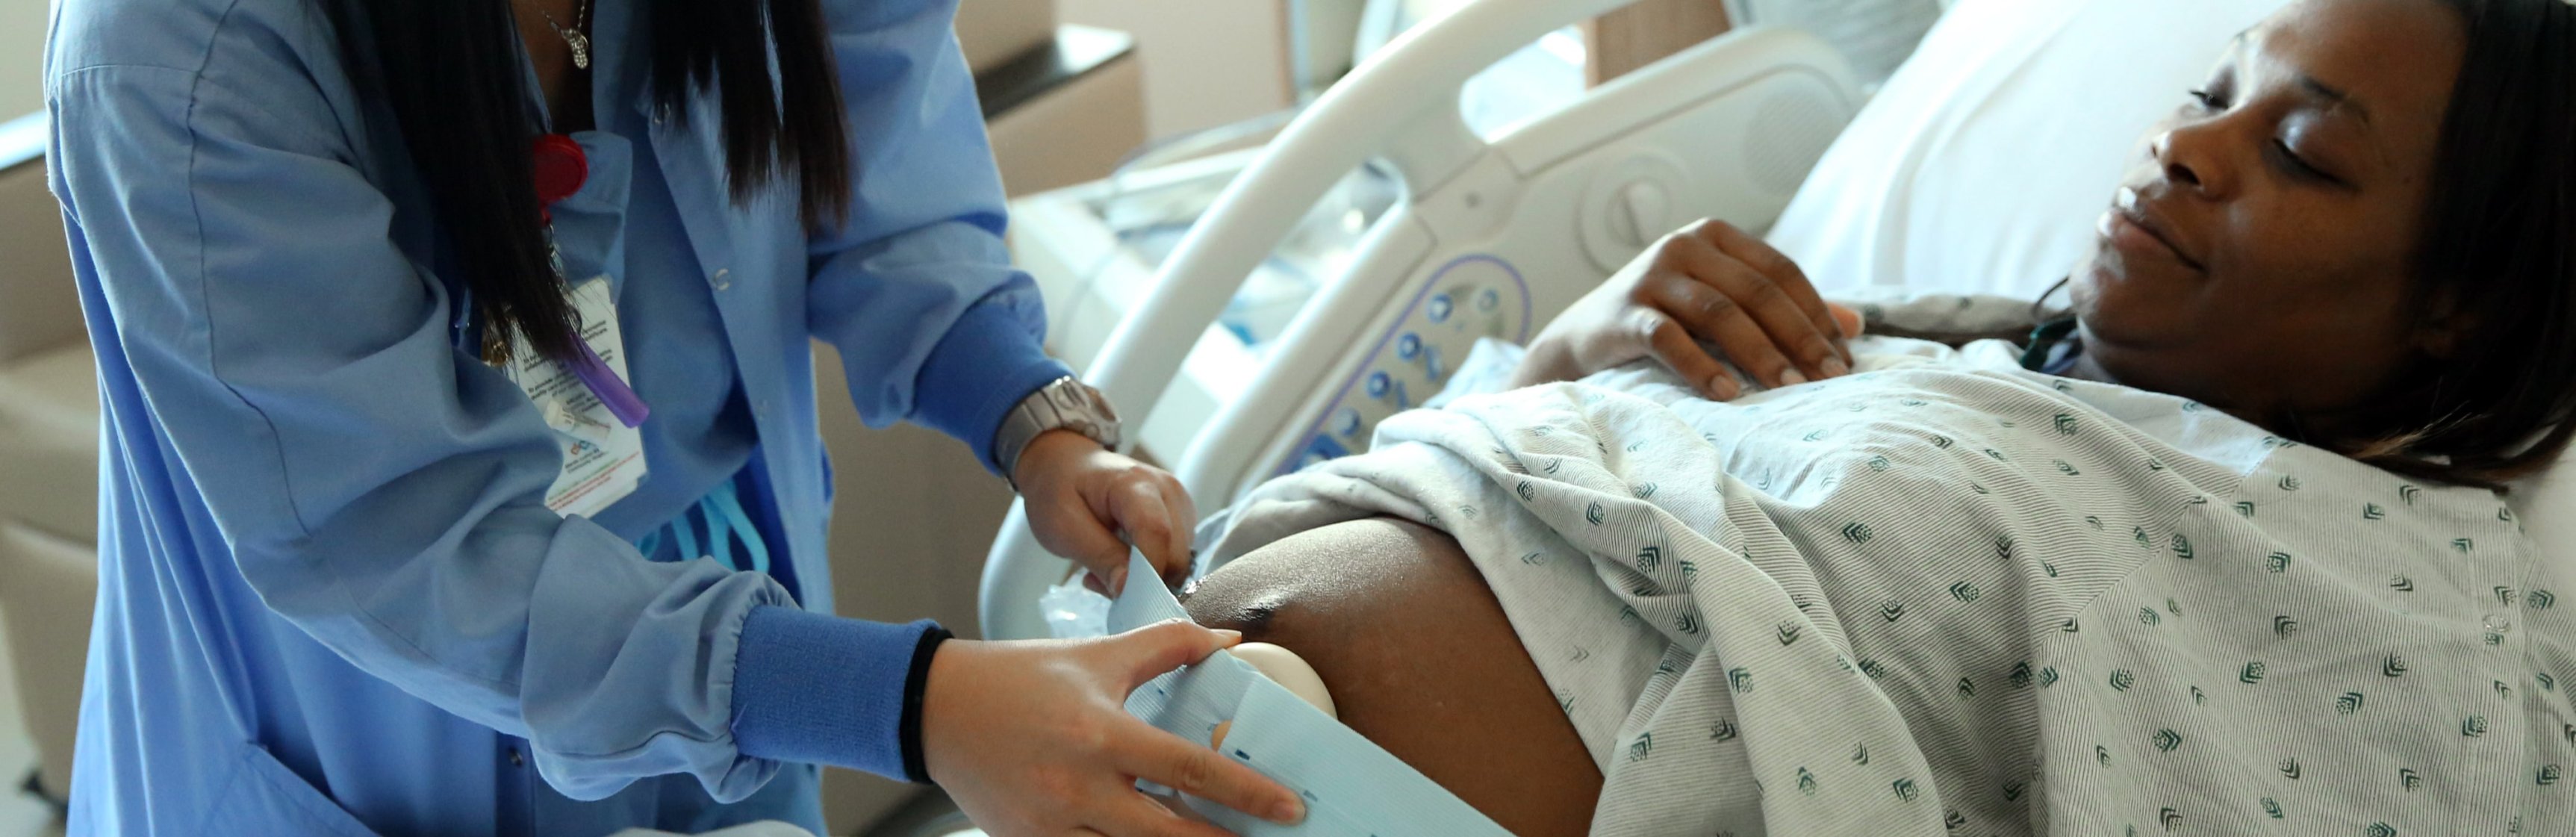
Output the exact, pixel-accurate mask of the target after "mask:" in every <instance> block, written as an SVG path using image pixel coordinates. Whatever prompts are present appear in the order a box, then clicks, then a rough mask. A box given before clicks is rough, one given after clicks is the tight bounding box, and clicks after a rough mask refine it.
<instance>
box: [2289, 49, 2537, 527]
mask: <svg viewBox="0 0 2576 837" xmlns="http://www.w3.org/2000/svg"><path fill="white" fill-rule="evenodd" d="M2441 2H2442V3H2444V4H2445V5H2447V6H2450V7H2451V8H2453V9H2455V10H2457V11H2458V12H2459V13H2460V15H2461V19H2462V20H2463V21H2464V22H2465V23H2466V24H2467V31H2468V53H2467V59H2466V62H2465V63H2464V64H2463V65H2462V66H2461V68H2460V77H2459V81H2458V83H2457V85H2456V86H2455V87H2454V89H2453V90H2452V93H2451V104H2450V110H2449V113H2448V115H2447V116H2445V117H2444V124H2443V126H2442V140H2441V147H2440V150H2439V151H2438V152H2437V154H2438V156H2437V158H2436V159H2435V161H2434V179H2433V189H2432V197H2431V203H2430V204H2428V206H2427V212H2426V213H2425V227H2424V229H2423V232H2422V243H2421V245H2420V248H2419V250H2418V252H2417V255H2416V263H2415V265H2414V271H2413V272H2414V274H2415V276H2416V278H2417V283H2418V294H2417V297H2418V299H2419V300H2421V301H2422V303H2423V310H2426V311H2436V310H2439V309H2440V308H2442V307H2447V308H2448V309H2449V311H2451V312H2454V313H2456V314H2457V315H2458V316H2459V317H2460V320H2459V322H2460V323H2462V324H2464V328H2462V329H2461V333H2460V336H2461V339H2460V341H2459V342H2458V345H2457V346H2456V347H2455V353H2454V354H2453V355H2452V356H2451V357H2449V358H2447V359H2440V360H2432V359H2427V360H2425V361H2424V362H2421V363H2419V364H2418V366H2417V368H2416V369H2414V370H2413V371H2412V372H2411V374H2409V375H2407V376H2406V379H2405V380H2404V381H2402V382H2401V383H2400V384H2399V385H2398V386H2397V387H2395V388H2394V391H2393V392H2392V393H2390V394H2389V396H2388V397H2387V398H2386V399H2385V401H2386V402H2387V403H2388V404H2389V405H2390V408H2391V409H2390V411H2389V412H2388V413H2387V414H2386V415H2387V416H2388V421H2386V422H2385V423H2384V424H2383V426H2382V427H2381V428H2379V429H2378V432H2377V433H2376V434H2375V436H2372V437H2368V438H2360V439H2350V440H2339V443H2338V444H2337V447H2341V448H2344V449H2346V450H2347V452H2350V453H2352V454H2353V455H2354V456H2356V457H2357V458H2359V459H2361V460H2363V461H2366V462H2370V463H2371V464H2373V465H2378V466H2380V467H2383V468H2387V469H2389V470H2392V471H2397V472H2400V473H2406V474H2410V475H2415V476H2421V477H2424V478H2427V479H2434V480H2441V481H2445V482H2451V483H2458V484H2465V485H2479V486H2487V487H2500V486H2501V485H2502V484H2503V483H2505V482H2507V481H2510V480H2513V479H2515V478H2518V477H2523V476H2528V475H2530V474H2532V473H2535V472H2538V471H2540V470H2542V469H2545V468H2547V467H2549V465H2550V464H2551V463H2553V462H2556V461H2557V459H2558V457H2559V455H2560V454H2561V453H2562V452H2564V451H2565V450H2566V449H2567V446H2568V441H2569V439H2570V437H2571V435H2576V422H2571V417H2576V6H2570V5H2569V4H2568V3H2567V2H2566V0H2441Z"/></svg>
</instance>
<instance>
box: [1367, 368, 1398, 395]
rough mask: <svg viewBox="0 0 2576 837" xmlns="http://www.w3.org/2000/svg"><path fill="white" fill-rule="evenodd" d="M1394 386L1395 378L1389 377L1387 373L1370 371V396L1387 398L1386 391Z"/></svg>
mask: <svg viewBox="0 0 2576 837" xmlns="http://www.w3.org/2000/svg"><path fill="white" fill-rule="evenodd" d="M1394 388H1395V379H1393V378H1389V377H1387V376H1386V373H1384V372H1374V373H1370V375H1369V378H1368V394H1369V397H1370V398H1385V397H1386V391H1387V390H1390V389H1394Z"/></svg>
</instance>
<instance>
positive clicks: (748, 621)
mask: <svg viewBox="0 0 2576 837" xmlns="http://www.w3.org/2000/svg"><path fill="white" fill-rule="evenodd" d="M946 634H947V631H946V630H944V629H942V628H940V627H939V625H938V624H937V623H934V622H931V621H929V620H927V619H925V620H922V621H919V622H913V623H909V624H902V625H895V624H888V623H883V622H865V621H860V620H857V619H843V618H840V617H836V616H825V615H823V614H819V613H808V612H806V611H803V610H800V609H797V608H793V607H784V606H779V605H762V606H760V607H756V608H753V609H752V611H751V615H750V616H749V617H747V618H745V619H744V620H743V623H742V644H741V650H740V651H738V652H736V654H735V655H734V676H733V737H734V747H735V748H736V749H737V750H740V751H741V752H742V754H743V755H745V756H750V757H752V758H761V759H771V760H775V761H786V762H801V763H807V764H828V765H833V766H836V767H846V768H850V769H852V770H864V771H867V772H869V773H874V774H877V775H879V776H886V777H889V778H894V779H901V780H905V781H914V782H918V781H924V778H923V776H922V775H921V774H922V771H921V759H920V755H919V751H920V747H921V744H920V718H921V709H920V705H921V697H920V695H921V690H922V688H923V686H924V685H926V684H925V683H924V681H926V680H927V679H928V675H929V662H930V655H929V654H928V653H926V651H925V649H926V648H927V649H936V648H937V643H936V642H935V641H931V640H929V639H928V638H929V637H931V636H934V635H936V636H940V637H943V638H944V637H945V636H946Z"/></svg>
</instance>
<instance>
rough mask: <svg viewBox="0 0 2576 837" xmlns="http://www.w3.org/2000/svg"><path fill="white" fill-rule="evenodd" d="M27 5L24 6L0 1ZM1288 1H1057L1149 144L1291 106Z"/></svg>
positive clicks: (1061, 11)
mask: <svg viewBox="0 0 2576 837" xmlns="http://www.w3.org/2000/svg"><path fill="white" fill-rule="evenodd" d="M0 2H27V0H0ZM1284 4H1285V0H1059V6H1058V13H1059V14H1060V15H1062V17H1063V19H1064V21H1065V22H1066V23H1080V24H1084V25H1088V26H1098V27H1101V28H1104V29H1117V30H1121V31H1125V32H1127V33H1129V34H1133V35H1135V36H1136V53H1137V57H1139V58H1142V59H1144V62H1145V126H1146V133H1147V134H1148V135H1149V136H1153V137H1168V136H1171V135H1173V134H1177V133H1181V132H1183V131H1190V130H1195V129H1199V128H1206V127H1210V126H1214V125H1222V124H1225V123H1228V122H1233V121H1235V120H1239V119H1244V118H1248V117H1253V116H1259V115H1261V114H1264V113H1269V112H1271V111H1275V110H1279V109H1281V108H1284V107H1287V106H1288V104H1289V84H1288V55H1287V52H1288V46H1287V41H1288V36H1287V34H1286V33H1285V32H1284V31H1283V29H1282V27H1283V21H1284V19H1285V13H1284V12H1283V11H1282V8H1283V6H1284Z"/></svg>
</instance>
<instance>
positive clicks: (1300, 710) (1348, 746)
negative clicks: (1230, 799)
mask: <svg viewBox="0 0 2576 837" xmlns="http://www.w3.org/2000/svg"><path fill="white" fill-rule="evenodd" d="M1161 577H1162V575H1161V574H1160V573H1157V572H1155V571H1154V566H1153V564H1152V563H1150V562H1148V561H1146V560H1145V556H1144V555H1143V554H1142V553H1137V554H1134V555H1131V556H1130V557H1129V558H1128V567H1127V578H1128V580H1129V582H1130V583H1129V584H1128V585H1127V589H1126V590H1125V591H1124V592H1123V593H1122V594H1121V595H1120V596H1119V597H1118V599H1117V601H1115V602H1112V603H1111V604H1110V606H1109V630H1110V631H1111V632H1112V633H1118V632H1124V631H1128V630H1132V629H1135V628H1140V627H1143V626H1146V625H1151V624H1153V623H1156V622H1161V621H1164V620H1166V619H1188V618H1189V613H1188V612H1187V611H1185V610H1182V609H1181V602H1180V600H1179V599H1177V598H1174V597H1173V595H1172V591H1170V590H1167V589H1164V587H1163V585H1162V584H1161V583H1159V582H1158V581H1157V579H1160V578H1161ZM1127 711H1128V713H1129V714H1132V715H1135V716H1136V717H1138V718H1142V719H1144V720H1145V722H1146V723H1150V724H1153V725H1154V726H1156V727H1159V728H1161V729H1163V730H1165V731H1168V732H1171V733H1173V734H1176V735H1179V736H1181V737H1182V738H1185V739H1189V740H1191V741H1201V742H1204V741H1208V740H1210V739H1211V738H1212V737H1213V736H1214V735H1215V733H1216V727H1217V725H1218V724H1220V723H1226V722H1232V723H1231V726H1230V728H1229V729H1228V731H1227V733H1226V735H1225V742H1224V744H1223V746H1222V747H1221V750H1222V751H1223V752H1224V754H1225V756H1226V758H1230V759H1233V760H1235V761H1238V762H1242V763H1243V764H1245V765H1249V766H1250V767H1251V768H1252V769H1254V770H1258V771H1261V774H1262V775H1264V776H1268V777H1270V778H1271V779H1272V780H1274V781H1277V782H1279V783H1280V784H1282V785H1286V786H1287V787H1288V789H1289V790H1292V791H1295V792H1296V793H1297V795H1298V796H1301V797H1303V798H1304V799H1305V800H1306V819H1305V821H1304V822H1302V823H1299V824H1297V825H1294V826H1283V825H1278V824H1275V823H1271V822H1267V821H1264V820H1261V819H1258V818H1255V817H1251V816H1248V815H1245V814H1242V813H1238V812H1236V811H1234V810H1232V809H1229V808H1226V807H1224V806H1222V805H1218V804H1215V803H1212V802H1208V801H1206V800H1203V799H1197V798H1190V799H1189V800H1188V803H1189V805H1190V807H1191V809H1193V810H1195V811H1197V812H1198V813H1199V814H1200V815H1201V816H1205V817H1207V818H1208V819H1210V820H1213V821H1215V822H1216V823H1217V824H1218V825H1221V826H1224V827H1225V828H1226V829H1228V830H1230V831H1233V832H1234V833H1236V834H1240V835H1243V837H1268V835H1282V836H1283V837H1284V836H1285V835H1297V837H1308V835H1326V834H1330V835H1352V837H1393V836H1394V835H1407V837H1412V836H1413V835H1422V837H1510V834H1511V833H1510V832H1507V831H1504V830H1503V828H1502V827H1501V826H1498V825H1495V824H1494V821H1493V820H1491V819H1488V818H1486V817H1485V815H1484V814H1481V813H1478V812H1477V811H1476V809H1474V808H1472V807H1469V806H1468V805H1467V803H1466V802H1465V801H1462V800H1460V799H1459V798H1458V796H1457V795H1456V794H1452V793H1450V792H1449V791H1448V789H1446V788H1443V787H1441V786H1440V785H1439V784H1438V783H1435V782H1433V781H1431V779H1430V777H1427V776H1424V775H1422V772H1421V771H1418V770H1415V769H1413V767H1412V766H1411V765H1407V764H1405V763H1404V762H1403V761H1401V760H1398V759H1397V758H1396V757H1395V756H1394V754H1391V753H1388V752H1387V751H1386V750H1384V749H1381V748H1379V747H1378V746H1377V745H1376V744H1374V743H1371V742H1370V741H1369V740H1368V739H1366V738H1362V737H1360V734H1359V733H1357V732H1353V731H1352V730H1351V728H1350V727H1346V726H1343V725H1342V723H1341V722H1340V721H1336V720H1334V719H1333V718H1331V717H1330V716H1327V715H1325V714H1324V713H1323V712H1321V711H1319V710H1317V709H1316V708H1315V707H1313V706H1309V705H1307V704H1306V702H1305V701H1303V700H1299V699H1298V698H1297V696H1296V695H1294V694H1292V693H1290V692H1289V691H1288V689H1287V688H1286V687H1283V686H1280V685H1279V684H1277V683H1273V682H1271V681H1270V680H1269V678H1266V677H1263V676H1261V674H1260V673H1259V672H1257V671H1255V670H1253V668H1252V666H1251V665H1250V664H1248V663H1245V662H1243V661H1241V660H1238V659H1235V658H1234V656H1233V655H1231V654H1227V653H1226V652H1223V651H1219V652H1216V653H1215V654H1211V655H1209V656H1208V658H1207V659H1206V660H1203V661H1200V662H1199V663H1198V664H1196V665H1192V666H1188V667H1185V668H1182V669H1181V670H1179V671H1175V672H1172V673H1170V674H1165V675H1163V676H1161V677H1157V678H1154V680H1153V681H1151V682H1148V683H1146V684H1145V685H1143V686H1140V687H1137V689H1136V692H1135V693H1134V694H1132V695H1129V696H1128V697H1127ZM1149 789H1150V790H1153V791H1156V792H1161V791H1162V790H1163V789H1161V788H1149Z"/></svg>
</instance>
